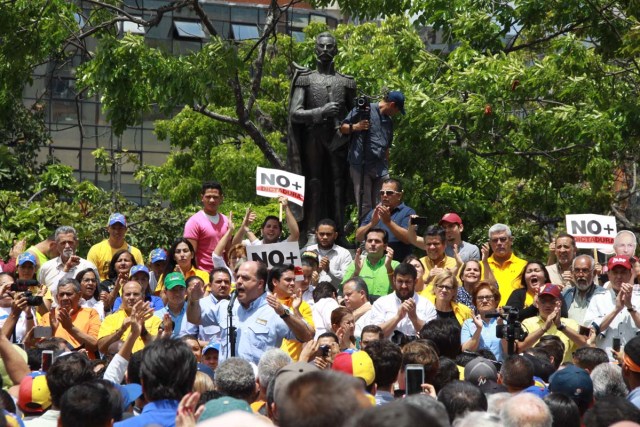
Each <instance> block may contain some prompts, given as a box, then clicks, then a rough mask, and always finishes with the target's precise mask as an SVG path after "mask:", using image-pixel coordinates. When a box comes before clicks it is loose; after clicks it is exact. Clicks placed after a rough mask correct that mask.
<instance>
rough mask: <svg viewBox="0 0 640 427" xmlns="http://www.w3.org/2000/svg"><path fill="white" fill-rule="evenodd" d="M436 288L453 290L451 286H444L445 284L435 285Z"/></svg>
mask: <svg viewBox="0 0 640 427" xmlns="http://www.w3.org/2000/svg"><path fill="white" fill-rule="evenodd" d="M436 288H438V289H440V290H441V291H447V292H449V291H452V290H453V286H445V285H437V286H436Z"/></svg>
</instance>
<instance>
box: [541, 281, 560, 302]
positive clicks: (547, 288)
mask: <svg viewBox="0 0 640 427" xmlns="http://www.w3.org/2000/svg"><path fill="white" fill-rule="evenodd" d="M538 295H540V296H542V295H551V296H553V297H554V298H558V299H559V298H561V297H562V292H560V286H558V285H552V284H551V283H547V284H545V285H544V287H543V288H542V289H540V293H539V294H538Z"/></svg>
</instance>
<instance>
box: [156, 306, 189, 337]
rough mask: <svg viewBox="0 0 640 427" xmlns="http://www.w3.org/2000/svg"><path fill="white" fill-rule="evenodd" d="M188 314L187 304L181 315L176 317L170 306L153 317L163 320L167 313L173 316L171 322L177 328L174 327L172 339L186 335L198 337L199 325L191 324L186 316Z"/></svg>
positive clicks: (163, 308)
mask: <svg viewBox="0 0 640 427" xmlns="http://www.w3.org/2000/svg"><path fill="white" fill-rule="evenodd" d="M186 312H187V303H186V302H185V303H184V304H182V309H181V310H180V313H179V314H178V315H177V316H176V315H174V314H173V313H172V312H171V310H169V306H168V305H165V306H164V307H162V308H161V309H160V310H156V311H155V312H154V313H153V315H154V316H157V317H159V318H161V319H162V318H163V317H164V315H165V314H166V313H169V316H171V320H173V323H174V324H175V326H174V327H173V333H172V334H171V337H172V338H180V337H182V336H185V335H195V336H196V337H197V336H198V325H194V324H193V323H189V322H188V321H187V318H186V317H185V314H186Z"/></svg>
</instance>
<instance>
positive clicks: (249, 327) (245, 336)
mask: <svg viewBox="0 0 640 427" xmlns="http://www.w3.org/2000/svg"><path fill="white" fill-rule="evenodd" d="M228 306H229V300H223V301H220V302H219V303H218V304H216V305H215V306H213V307H211V305H210V301H207V298H202V299H201V300H200V323H201V325H202V326H204V327H207V326H210V325H217V326H220V328H221V335H220V358H219V363H222V361H223V360H225V359H227V358H228V357H231V352H230V349H229V343H228V339H227V337H228V329H227V326H228V325H227V308H228ZM232 315H233V326H234V327H235V328H236V356H238V357H241V358H243V359H245V360H248V361H249V362H253V363H255V364H256V365H257V364H258V362H259V361H260V356H262V353H264V352H265V351H267V350H268V349H270V348H274V347H276V348H279V347H280V345H281V344H282V340H283V339H284V338H286V339H289V340H295V339H296V337H295V335H294V334H293V332H292V331H291V329H289V327H288V326H287V324H286V323H285V322H284V320H282V319H281V318H280V316H278V314H277V313H276V312H275V310H274V309H273V308H272V307H271V306H269V304H267V293H266V292H265V293H263V294H262V295H261V296H260V297H258V298H257V299H255V300H254V301H252V302H251V304H249V306H248V307H246V308H245V307H243V306H242V305H241V304H240V301H237V300H236V302H235V304H234V305H233V312H232Z"/></svg>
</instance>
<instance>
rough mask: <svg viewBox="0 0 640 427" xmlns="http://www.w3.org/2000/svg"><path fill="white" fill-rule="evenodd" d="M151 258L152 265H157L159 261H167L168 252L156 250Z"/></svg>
mask: <svg viewBox="0 0 640 427" xmlns="http://www.w3.org/2000/svg"><path fill="white" fill-rule="evenodd" d="M149 258H151V264H153V263H156V262H158V261H166V260H167V251H165V250H164V249H162V248H155V249H154V250H152V251H151V255H149Z"/></svg>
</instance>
